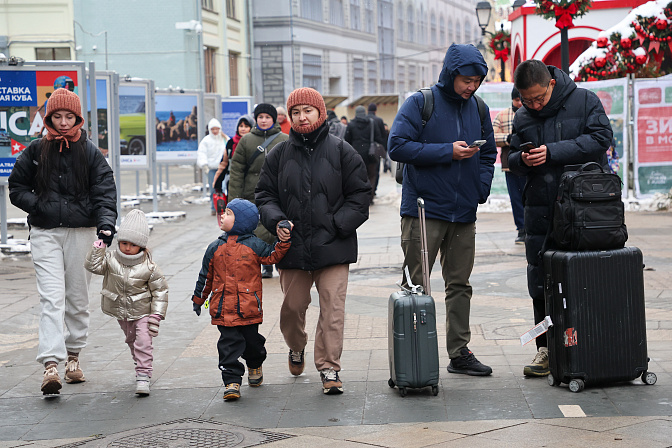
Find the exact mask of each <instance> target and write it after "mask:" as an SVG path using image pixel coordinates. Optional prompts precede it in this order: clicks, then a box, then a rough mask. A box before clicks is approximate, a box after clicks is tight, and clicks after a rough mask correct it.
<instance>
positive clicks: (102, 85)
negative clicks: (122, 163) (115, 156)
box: [86, 79, 110, 162]
mask: <svg viewBox="0 0 672 448" xmlns="http://www.w3.org/2000/svg"><path fill="white" fill-rule="evenodd" d="M86 82H87V85H88V82H89V80H88V79H87V80H86ZM88 91H89V92H91V89H89V90H88ZM109 95H110V92H109V86H108V83H107V79H96V110H97V111H98V114H97V115H98V130H97V132H98V148H99V149H100V152H102V153H103V155H104V156H105V158H106V159H107V158H108V153H109V149H110V146H109V140H108V138H107V136H108V128H107V116H108V113H109V112H108V104H109V101H108V100H109ZM87 103H88V107H87V109H86V110H87V112H88V114H89V136H93V130H92V129H91V97H90V96H89V98H88V101H87ZM90 138H91V137H90ZM108 162H109V160H108Z"/></svg>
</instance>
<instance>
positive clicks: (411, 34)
mask: <svg viewBox="0 0 672 448" xmlns="http://www.w3.org/2000/svg"><path fill="white" fill-rule="evenodd" d="M414 12H415V10H414V9H413V5H408V9H407V10H406V23H408V41H409V42H415V14H414Z"/></svg>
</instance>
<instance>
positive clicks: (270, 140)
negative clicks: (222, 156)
mask: <svg viewBox="0 0 672 448" xmlns="http://www.w3.org/2000/svg"><path fill="white" fill-rule="evenodd" d="M277 117H278V115H277V112H276V109H275V107H274V106H273V105H271V104H267V103H260V104H257V107H255V108H254V120H255V122H256V125H255V126H254V128H253V129H252V131H250V133H248V134H246V135H245V136H243V138H241V139H240V142H239V143H238V148H237V149H236V152H235V154H234V155H233V157H232V158H231V164H230V165H229V189H228V191H229V201H232V200H233V199H236V198H240V199H246V200H248V201H250V202H252V203H254V202H255V200H254V189H255V188H256V186H257V182H258V181H259V173H260V172H261V167H262V166H263V165H264V159H265V158H266V155H267V154H268V152H269V151H270V150H271V149H273V148H274V147H275V146H276V145H278V144H279V143H280V142H284V141H285V140H287V139H288V138H289V136H288V135H287V134H283V133H282V132H281V130H280V125H279V124H278V123H277V122H276V120H277ZM260 148H261V149H260ZM254 234H255V235H257V236H258V237H259V238H261V239H262V240H264V241H265V242H266V243H268V244H273V242H274V241H275V235H273V234H272V233H271V232H269V231H268V230H267V229H266V228H265V227H264V226H263V225H262V224H261V223H259V225H258V226H257V229H256V230H255V231H254ZM271 277H273V266H271V265H268V266H264V267H263V271H262V278H271Z"/></svg>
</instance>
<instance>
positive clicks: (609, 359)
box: [543, 247, 656, 392]
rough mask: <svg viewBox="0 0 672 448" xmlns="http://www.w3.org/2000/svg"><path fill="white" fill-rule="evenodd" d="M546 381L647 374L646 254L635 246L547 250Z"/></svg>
mask: <svg viewBox="0 0 672 448" xmlns="http://www.w3.org/2000/svg"><path fill="white" fill-rule="evenodd" d="M543 262H544V271H545V276H546V282H545V298H546V314H547V315H549V316H550V317H551V320H552V321H553V326H552V327H550V328H549V330H548V349H549V368H550V371H551V374H550V375H549V376H548V383H549V384H550V385H551V386H557V385H559V384H560V383H567V384H568V385H569V390H570V391H572V392H580V391H582V390H583V388H584V387H585V385H594V384H601V383H613V382H620V381H631V380H634V379H635V378H638V377H641V378H642V381H644V382H645V383H646V384H655V382H656V375H655V374H654V373H652V372H648V371H647V369H648V357H647V349H646V318H645V315H644V308H645V306H644V275H643V267H644V265H643V263H642V253H641V251H640V250H639V249H638V248H636V247H624V248H621V249H614V250H605V251H585V252H564V251H555V250H549V251H547V252H545V253H544V260H543Z"/></svg>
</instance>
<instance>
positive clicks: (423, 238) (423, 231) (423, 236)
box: [418, 198, 432, 296]
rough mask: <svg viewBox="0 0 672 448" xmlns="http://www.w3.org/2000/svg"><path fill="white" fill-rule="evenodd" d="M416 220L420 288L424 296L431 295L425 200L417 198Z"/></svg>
mask: <svg viewBox="0 0 672 448" xmlns="http://www.w3.org/2000/svg"><path fill="white" fill-rule="evenodd" d="M418 218H419V219H420V247H421V248H420V251H421V254H420V255H421V260H422V283H423V284H422V287H423V288H424V290H425V294H427V295H428V296H431V295H432V290H431V288H430V286H429V253H428V252H427V221H426V218H425V200H424V199H422V198H418Z"/></svg>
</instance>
